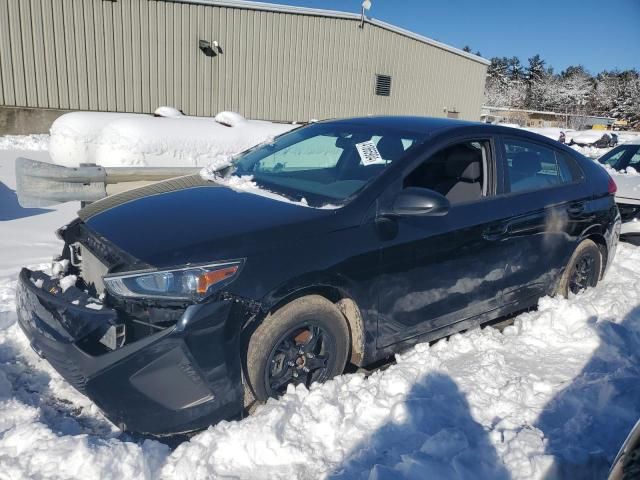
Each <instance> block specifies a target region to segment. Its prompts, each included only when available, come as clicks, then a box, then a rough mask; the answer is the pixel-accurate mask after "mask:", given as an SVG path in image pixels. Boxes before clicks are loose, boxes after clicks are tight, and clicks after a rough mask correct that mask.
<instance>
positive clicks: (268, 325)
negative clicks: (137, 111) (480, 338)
mask: <svg viewBox="0 0 640 480" xmlns="http://www.w3.org/2000/svg"><path fill="white" fill-rule="evenodd" d="M615 189H616V186H615V183H614V182H613V181H612V180H611V178H610V177H609V175H608V174H607V173H606V171H605V170H604V169H602V168H601V167H599V166H598V165H596V164H595V163H593V162H591V161H590V160H587V159H586V158H584V157H583V156H581V155H579V154H578V153H576V152H574V151H573V150H571V149H569V148H568V147H565V146H563V145H560V144H558V143H557V142H554V141H551V140H547V139H545V138H544V137H541V136H538V135H535V134H532V133H529V132H525V131H520V130H514V129H510V128H506V127H499V126H494V125H485V124H475V123H466V122H460V121H453V120H439V119H430V118H414V117H377V118H376V117H369V118H355V119H347V120H336V121H326V122H320V123H315V124H312V125H309V126H306V127H303V128H299V129H297V130H295V131H292V132H289V133H287V134H284V135H282V136H280V137H278V138H276V139H275V140H274V141H272V142H269V143H265V144H262V145H260V146H258V147H256V148H254V149H251V150H249V151H247V152H245V153H244V154H242V155H240V156H238V157H237V158H236V159H235V160H234V162H233V163H232V164H231V165H228V166H225V167H224V168H220V169H219V170H217V171H211V170H210V171H209V172H208V174H207V175H205V176H204V177H202V176H187V177H181V178H176V179H172V180H169V181H165V182H161V183H156V184H153V185H151V186H148V187H143V188H141V189H137V190H132V191H129V192H124V193H121V194H118V195H115V196H112V197H108V198H106V199H104V200H101V201H99V202H97V203H94V204H92V205H89V206H88V207H86V208H84V209H83V210H81V211H80V212H79V218H78V219H77V220H75V221H74V222H72V223H71V224H69V225H67V226H66V227H63V228H62V229H61V230H60V231H59V235H60V236H61V238H63V239H64V241H65V246H64V250H63V252H62V256H61V261H60V262H59V264H58V267H59V268H57V270H58V271H60V270H62V268H61V267H60V266H65V267H66V265H67V264H68V265H69V267H68V271H67V272H66V274H65V276H62V275H61V276H60V277H50V276H49V275H47V274H45V273H43V272H37V271H30V270H28V269H23V270H22V272H21V274H20V280H19V284H18V289H17V305H18V317H19V323H20V326H21V327H22V329H23V330H24V332H25V334H26V335H27V337H28V338H29V341H30V342H31V345H32V346H33V348H34V350H35V351H36V352H38V353H39V354H41V355H42V356H43V357H45V358H46V359H48V360H49V362H50V363H51V365H53V367H54V368H56V369H57V370H58V371H59V372H60V373H61V375H62V376H63V377H64V378H66V379H67V380H68V381H69V382H70V383H72V384H73V385H74V386H75V387H76V388H77V389H78V390H80V391H81V392H84V393H85V394H86V395H88V396H89V397H90V398H91V399H93V400H94V401H95V403H96V404H97V405H98V406H99V407H100V408H101V409H102V410H103V411H104V413H105V414H106V415H107V416H108V417H109V418H110V419H111V420H112V421H113V422H114V423H116V424H117V425H119V426H120V427H121V428H123V429H129V430H133V431H138V432H145V433H151V434H166V433H171V432H186V431H191V430H196V429H200V428H203V427H206V426H207V425H209V424H211V423H214V422H217V421H219V420H221V419H228V418H234V417H237V416H238V415H240V414H241V413H242V412H243V408H244V404H245V402H246V401H247V398H248V397H255V398H256V399H257V400H258V401H264V400H266V399H267V398H269V397H277V396H279V395H282V394H283V393H284V392H285V391H286V389H287V387H288V386H289V385H299V384H304V385H306V386H310V385H311V384H312V383H314V382H322V381H325V380H327V379H329V378H331V377H333V376H335V375H339V374H340V373H342V372H343V370H344V369H345V366H346V364H347V362H351V363H352V364H355V365H358V366H366V365H370V364H372V363H374V362H376V361H379V360H381V359H384V358H386V357H388V356H390V355H392V354H393V353H394V352H398V351H401V350H403V349H406V348H407V347H409V346H411V345H413V344H415V343H417V342H425V341H430V340H434V339H437V338H440V337H443V336H446V335H450V334H451V333H453V332H456V331H460V330H462V329H468V328H470V327H473V326H477V325H479V324H482V323H484V322H487V321H490V320H494V319H496V318H499V317H501V316H504V315H507V314H509V313H512V312H515V311H520V310H522V309H526V308H529V307H532V306H535V305H536V302H537V301H538V299H539V298H540V297H541V296H543V295H554V294H560V295H567V294H569V293H578V292H579V291H581V290H582V289H585V288H588V287H592V286H594V285H596V283H597V282H598V280H599V279H601V278H602V276H603V275H604V273H605V271H606V269H607V267H608V266H609V265H610V263H611V260H612V258H613V256H614V254H615V251H616V246H617V241H618V236H619V229H620V217H619V213H618V209H617V208H616V205H615V203H614V193H615Z"/></svg>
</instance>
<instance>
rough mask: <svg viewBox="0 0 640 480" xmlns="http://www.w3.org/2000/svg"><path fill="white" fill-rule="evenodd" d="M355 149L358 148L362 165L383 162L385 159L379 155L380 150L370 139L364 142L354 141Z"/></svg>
mask: <svg viewBox="0 0 640 480" xmlns="http://www.w3.org/2000/svg"><path fill="white" fill-rule="evenodd" d="M356 149H358V155H360V160H362V164H363V165H373V164H374V163H385V161H384V160H383V159H382V157H381V156H380V152H379V151H378V149H377V147H376V144H375V143H373V142H372V141H371V140H367V141H366V142H362V143H356Z"/></svg>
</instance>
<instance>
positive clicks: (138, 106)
mask: <svg viewBox="0 0 640 480" xmlns="http://www.w3.org/2000/svg"><path fill="white" fill-rule="evenodd" d="M140 3H146V2H140V0H133V1H131V4H130V9H131V11H130V14H129V18H130V19H131V25H130V27H129V28H130V31H131V34H130V43H129V50H130V51H131V73H132V74H131V93H132V95H131V97H132V103H131V106H130V107H129V108H130V109H131V111H133V112H142V70H143V66H142V56H141V52H140V48H141V44H142V42H141V31H140V30H141V27H140ZM148 81H149V80H148V79H147V82H148Z"/></svg>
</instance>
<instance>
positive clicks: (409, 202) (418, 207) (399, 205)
mask: <svg viewBox="0 0 640 480" xmlns="http://www.w3.org/2000/svg"><path fill="white" fill-rule="evenodd" d="M449 208H451V204H450V203H449V200H447V199H446V197H444V196H443V195H440V194H439V193H438V192H434V191H433V190H429V189H427V188H418V187H409V188H405V189H404V190H402V191H401V192H400V193H399V194H398V196H396V198H395V200H394V201H393V207H392V209H391V212H389V213H392V214H394V215H446V214H447V212H448V211H449Z"/></svg>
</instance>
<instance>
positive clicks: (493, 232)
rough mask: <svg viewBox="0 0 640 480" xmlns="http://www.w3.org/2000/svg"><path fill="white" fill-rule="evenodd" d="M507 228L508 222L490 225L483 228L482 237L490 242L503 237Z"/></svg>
mask: <svg viewBox="0 0 640 480" xmlns="http://www.w3.org/2000/svg"><path fill="white" fill-rule="evenodd" d="M508 230H509V224H507V223H501V224H500V225H494V226H492V227H488V228H485V229H484V230H483V231H482V238H484V239H485V240H488V241H490V242H495V241H497V240H500V239H502V238H504V237H505V236H506V234H507V231H508Z"/></svg>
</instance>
